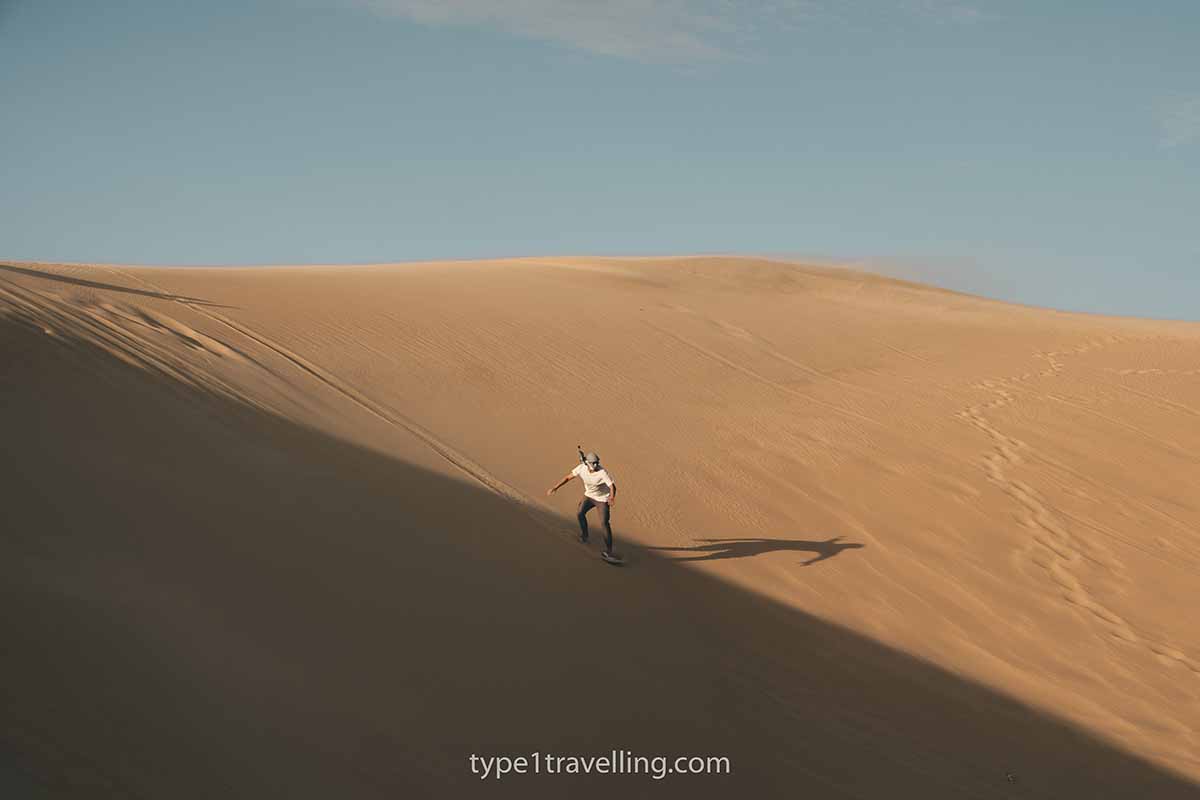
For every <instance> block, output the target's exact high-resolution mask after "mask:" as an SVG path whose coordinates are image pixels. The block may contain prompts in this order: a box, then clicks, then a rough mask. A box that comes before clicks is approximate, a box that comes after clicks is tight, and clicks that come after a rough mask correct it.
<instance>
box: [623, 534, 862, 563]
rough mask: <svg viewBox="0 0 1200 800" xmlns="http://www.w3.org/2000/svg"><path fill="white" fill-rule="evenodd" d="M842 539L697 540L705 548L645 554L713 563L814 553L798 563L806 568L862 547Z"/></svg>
mask: <svg viewBox="0 0 1200 800" xmlns="http://www.w3.org/2000/svg"><path fill="white" fill-rule="evenodd" d="M841 538H842V537H840V536H835V537H833V538H832V539H826V540H825V541H823V542H810V541H808V540H806V539H700V540H699V541H701V542H708V544H703V545H698V546H696V547H650V548H647V549H648V550H670V551H675V552H680V551H682V552H685V553H703V555H695V556H683V557H678V558H673V559H672V560H673V561H716V560H717V559H720V558H749V557H751V556H760V555H762V554H763V553H775V552H779V551H796V552H800V553H816V556H815V557H813V558H810V559H808V560H807V561H804V562H801V564H800V566H802V567H807V566H809V565H810V564H815V563H817V562H818V561H824V560H825V559H827V558H833V557H834V556H836V555H837V554H838V553H840V552H842V551H843V550H856V549H858V548H860V547H863V545H861V544H856V543H854V542H841V541H838V540H839V539H841Z"/></svg>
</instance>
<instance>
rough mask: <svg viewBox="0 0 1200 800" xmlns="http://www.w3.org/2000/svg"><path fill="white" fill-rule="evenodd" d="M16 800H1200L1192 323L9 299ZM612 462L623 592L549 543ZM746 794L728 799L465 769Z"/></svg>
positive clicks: (773, 296) (615, 283)
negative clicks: (537, 761) (774, 799)
mask: <svg viewBox="0 0 1200 800" xmlns="http://www.w3.org/2000/svg"><path fill="white" fill-rule="evenodd" d="M0 397H2V399H3V409H4V411H3V421H4V439H5V441H6V443H7V445H8V448H7V458H6V459H5V460H4V473H3V476H2V477H0V485H2V486H4V489H5V500H4V507H5V519H6V525H5V531H6V541H7V543H8V545H9V547H10V548H11V549H10V551H9V554H8V555H7V556H6V557H5V559H4V562H3V563H4V567H3V570H4V572H3V575H4V578H3V588H4V590H5V592H6V595H7V597H6V602H5V604H4V607H5V612H4V615H5V616H4V631H5V639H6V643H7V645H8V648H7V649H8V652H7V653H6V656H5V659H4V667H3V671H4V678H5V680H4V689H3V694H2V696H3V717H4V727H3V732H4V733H3V736H4V739H3V742H4V751H5V753H6V754H7V755H5V756H4V757H3V759H0V775H2V776H4V780H5V781H6V782H7V783H8V784H9V785H10V786H11V787H14V788H16V789H17V790H19V791H21V792H22V793H23V794H24V795H27V796H35V797H36V796H46V797H60V796H78V797H99V796H133V797H217V796H230V797H256V798H258V797H276V796H277V797H332V796H346V797H381V798H382V797H392V798H394V797H399V796H414V797H425V796H428V797H436V796H447V797H449V796H464V795H470V796H474V795H475V794H479V795H480V796H483V795H485V794H486V795H488V796H505V797H508V796H512V797H542V796H545V797H551V796H566V794H569V795H570V796H580V797H592V796H595V797H600V796H606V797H607V796H611V795H612V793H613V792H614V791H615V792H619V793H622V794H625V795H631V796H651V795H654V796H683V795H687V796H690V797H697V796H700V797H703V796H714V797H716V796H728V794H730V793H731V792H735V791H746V792H748V793H749V795H748V796H756V797H757V796H762V797H767V796H780V797H783V796H787V797H797V796H809V797H861V798H874V797H885V796H886V797H912V798H941V797H945V798H951V797H953V798H961V797H981V798H1026V797H1030V798H1032V797H1037V798H1063V797H1080V798H1083V797H1128V796H1143V797H1154V798H1166V797H1195V796H1200V787H1198V786H1197V782H1200V738H1198V734H1200V633H1198V630H1200V629H1198V628H1197V626H1196V623H1195V588H1196V576H1197V572H1198V568H1200V500H1198V498H1200V492H1198V491H1197V487H1198V486H1200V459H1198V458H1197V456H1196V453H1197V452H1200V419H1198V418H1200V325H1198V324H1190V323H1177V322H1162V321H1148V320H1139V319H1127V318H1111V317H1099V316H1088V315H1076V314H1066V313H1058V312H1054V311H1049V310H1043V309H1035V308H1026V307H1019V306H1013V305H1007V304H1003V303H998V302H993V301H987V300H983V299H979V298H975V297H970V296H966V295H961V294H956V293H952V292H947V291H942V290H938V289H934V288H931V287H926V286H920V285H916V284H910V283H905V282H901V281H896V280H891V279H885V278H881V277H877V276H872V275H868V274H864V273H857V272H852V271H844V270H835V269H822V268H809V267H804V266H799V265H793V264H784V263H778V262H771V261H765V260H756V259H732V258H681V259H598V258H557V259H553V258H541V259H521V260H498V261H480V262H440V263H413V264H397V265H373V266H352V267H341V266H330V267H286V268H285V267H279V268H237V269H234V268H212V269H200V268H186V269H185V268H161V269H159V268H154V269H151V268H133V267H108V266H82V265H47V264H29V263H15V262H14V263H8V264H3V265H0ZM576 444H582V445H583V446H584V447H585V448H588V449H594V450H597V451H599V453H600V454H601V456H602V457H603V459H604V461H605V464H606V466H607V467H608V468H609V469H610V470H611V471H612V473H613V474H614V475H615V477H616V479H617V482H618V485H619V487H620V492H619V501H618V504H617V506H616V508H615V509H614V512H613V521H614V527H615V530H616V534H617V537H618V546H619V549H621V550H623V551H625V552H626V553H627V555H628V556H629V560H630V563H629V565H628V566H627V567H626V568H624V569H614V568H611V567H609V566H607V565H605V564H603V563H602V562H601V561H600V560H599V559H598V558H597V557H596V556H597V550H596V545H595V544H593V545H592V547H591V549H590V550H588V549H586V548H585V547H584V546H582V545H580V544H579V543H577V542H575V541H574V538H573V537H574V533H573V530H572V526H573V525H574V521H573V515H574V504H575V502H576V500H577V499H578V496H579V490H578V488H577V486H576V485H571V486H568V487H567V488H565V489H563V490H562V491H560V492H559V494H557V495H555V496H554V497H553V498H547V497H546V496H545V494H544V492H545V489H546V488H547V487H549V486H550V485H551V484H552V483H554V482H555V481H556V480H557V479H558V478H559V477H560V476H561V475H563V474H564V473H565V472H566V471H567V470H569V469H570V468H571V467H572V466H573V465H574V463H575V462H576V456H575V445H576ZM614 749H623V750H629V751H633V752H637V753H640V754H646V755H658V754H663V755H670V756H675V755H693V754H700V755H708V754H716V755H727V756H729V758H730V759H731V762H732V768H733V769H732V773H733V774H731V775H728V776H715V775H703V776H680V775H674V776H668V777H666V778H664V779H663V780H662V781H656V780H653V779H651V778H648V777H646V776H629V775H623V776H596V775H591V776H578V777H572V776H564V775H557V776H549V775H540V776H532V775H526V776H510V777H507V778H505V779H504V780H501V781H491V782H485V781H480V779H479V778H478V777H477V776H474V775H472V774H471V773H470V769H469V765H468V756H469V755H470V754H471V753H478V754H486V755H497V754H507V755H520V754H523V753H524V754H527V753H530V752H533V751H539V752H542V753H559V754H581V755H590V754H605V753H607V752H609V751H611V750H614Z"/></svg>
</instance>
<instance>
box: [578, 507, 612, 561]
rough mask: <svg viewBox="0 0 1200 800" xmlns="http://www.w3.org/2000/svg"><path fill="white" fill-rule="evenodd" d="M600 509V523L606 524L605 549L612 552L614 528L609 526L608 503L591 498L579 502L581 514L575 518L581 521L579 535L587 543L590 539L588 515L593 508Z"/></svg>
mask: <svg viewBox="0 0 1200 800" xmlns="http://www.w3.org/2000/svg"><path fill="white" fill-rule="evenodd" d="M593 506H594V507H596V508H598V509H600V522H601V523H603V524H604V549H605V551H607V552H609V553H611V552H612V526H611V525H609V524H608V514H609V510H608V503H605V502H604V501H601V500H593V499H592V498H590V497H586V496H585V497H584V498H583V499H582V500H580V501H579V513H578V514H576V515H575V518H576V519H578V520H579V535H580V536H582V537H583V540H584V541H585V542H586V541H587V538H588V524H587V513H588V512H589V511H591V510H592V507H593Z"/></svg>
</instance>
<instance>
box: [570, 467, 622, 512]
mask: <svg viewBox="0 0 1200 800" xmlns="http://www.w3.org/2000/svg"><path fill="white" fill-rule="evenodd" d="M571 474H572V475H578V476H579V479H580V480H581V481H583V494H584V496H585V497H590V498H592V499H593V500H595V501H596V502H598V503H607V502H608V498H609V495H611V494H612V490H611V489H610V488H609V487H611V486H612V485H613V479H612V476H611V475H609V474H608V470H606V469H604V468H601V469H598V470H596V471H595V472H592V471H591V470H589V469H588V468H587V464H580V465H579V466H578V467H576V468H575V469H573V470H571Z"/></svg>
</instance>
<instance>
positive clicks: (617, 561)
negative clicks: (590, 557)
mask: <svg viewBox="0 0 1200 800" xmlns="http://www.w3.org/2000/svg"><path fill="white" fill-rule="evenodd" d="M600 557H601V558H603V559H604V561H605V562H606V563H609V564H612V565H613V566H614V567H619V566H622V565H623V564H624V563H625V556H622V555H619V554H617V553H612V554H611V555H610V554H609V553H603V552H602V553H600Z"/></svg>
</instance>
